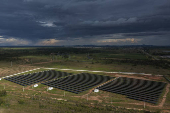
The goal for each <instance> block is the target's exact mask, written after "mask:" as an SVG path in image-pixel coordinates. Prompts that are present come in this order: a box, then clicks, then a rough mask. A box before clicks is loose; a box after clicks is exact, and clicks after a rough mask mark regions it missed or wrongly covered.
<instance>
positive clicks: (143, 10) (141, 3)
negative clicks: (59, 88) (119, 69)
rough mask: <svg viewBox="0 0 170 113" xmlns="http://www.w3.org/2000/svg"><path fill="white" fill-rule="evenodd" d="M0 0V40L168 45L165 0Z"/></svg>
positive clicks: (168, 2)
mask: <svg viewBox="0 0 170 113" xmlns="http://www.w3.org/2000/svg"><path fill="white" fill-rule="evenodd" d="M0 1H1V2H0V46H28V45H31V46H60V45H91V44H94V45H139V44H151V45H170V0H0Z"/></svg>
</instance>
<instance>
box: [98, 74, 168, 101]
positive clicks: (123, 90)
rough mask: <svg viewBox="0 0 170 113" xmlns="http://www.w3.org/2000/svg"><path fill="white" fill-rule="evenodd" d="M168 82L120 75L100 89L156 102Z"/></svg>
mask: <svg viewBox="0 0 170 113" xmlns="http://www.w3.org/2000/svg"><path fill="white" fill-rule="evenodd" d="M165 86H166V83H163V82H156V81H149V80H141V79H134V78H126V77H120V78H118V79H116V80H113V81H111V82H108V83H106V84H104V85H102V86H101V87H99V88H98V89H100V90H103V91H108V92H112V93H117V94H122V95H126V96H127V98H130V99H135V100H139V101H145V102H149V103H153V104H156V103H157V102H158V99H159V96H160V95H161V93H162V91H163V89H164V87H165Z"/></svg>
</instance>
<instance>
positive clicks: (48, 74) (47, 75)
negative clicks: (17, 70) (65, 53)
mask: <svg viewBox="0 0 170 113" xmlns="http://www.w3.org/2000/svg"><path fill="white" fill-rule="evenodd" d="M68 75H70V73H66V72H60V71H55V70H50V71H43V72H38V73H32V74H26V75H19V76H13V77H7V78H4V79H6V80H8V81H11V82H14V83H17V84H19V85H22V86H28V85H31V84H35V83H39V82H43V81H49V80H52V79H57V78H60V77H65V76H68Z"/></svg>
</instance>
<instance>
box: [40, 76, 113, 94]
mask: <svg viewBox="0 0 170 113" xmlns="http://www.w3.org/2000/svg"><path fill="white" fill-rule="evenodd" d="M111 78H112V77H110V76H102V75H96V74H89V73H81V74H77V75H73V76H69V77H66V78H63V79H59V80H54V81H49V82H46V83H42V84H44V85H47V86H50V87H55V88H59V89H62V90H66V91H69V92H73V93H76V94H78V93H80V92H82V91H85V90H87V89H89V88H91V87H94V86H96V85H99V84H101V83H103V82H106V81H108V80H110V79H111Z"/></svg>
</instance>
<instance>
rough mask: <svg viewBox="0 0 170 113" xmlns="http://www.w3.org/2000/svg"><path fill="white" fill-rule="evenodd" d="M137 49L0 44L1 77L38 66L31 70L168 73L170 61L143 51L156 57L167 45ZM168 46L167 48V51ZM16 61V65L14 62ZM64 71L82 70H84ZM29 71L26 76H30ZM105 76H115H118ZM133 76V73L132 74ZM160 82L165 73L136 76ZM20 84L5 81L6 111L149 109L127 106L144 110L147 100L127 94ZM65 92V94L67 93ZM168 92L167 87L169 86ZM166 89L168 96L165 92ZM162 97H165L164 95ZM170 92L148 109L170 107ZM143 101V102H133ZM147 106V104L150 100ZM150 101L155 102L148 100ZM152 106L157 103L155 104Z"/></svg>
mask: <svg viewBox="0 0 170 113" xmlns="http://www.w3.org/2000/svg"><path fill="white" fill-rule="evenodd" d="M157 49H158V48H141V47H139V48H137V47H111V48H66V47H42V48H41V47H30V48H24V47H22V48H19V47H17V48H0V76H7V75H12V74H15V73H19V72H23V71H26V70H32V69H35V68H41V69H39V70H35V71H31V72H27V73H33V72H39V71H44V70H45V69H44V68H59V69H58V70H59V71H61V70H60V69H65V68H69V69H78V70H98V71H115V72H119V71H120V72H137V73H149V74H153V75H157V74H163V75H167V76H168V77H169V74H170V67H169V64H170V63H169V62H170V60H169V59H160V60H154V59H153V58H152V57H149V56H148V55H146V54H144V53H143V52H142V50H145V51H146V52H147V53H149V54H151V55H153V56H156V57H157V58H158V56H159V55H160V54H159V53H161V51H163V50H164V49H165V48H161V49H159V50H158V51H156V50H157ZM166 50H168V49H166ZM11 61H12V66H11ZM64 71H65V72H69V73H73V74H78V73H81V72H79V71H68V70H64ZM27 73H24V74H27ZM96 74H102V75H107V76H108V75H109V76H115V74H103V73H96ZM129 76H132V75H129ZM135 76H136V77H142V78H147V79H153V80H156V81H164V82H167V81H166V80H165V79H164V78H163V77H160V78H157V77H156V76H151V77H149V76H142V75H133V77H135ZM22 88H23V87H22V86H20V85H17V84H15V83H12V82H9V81H6V80H4V79H3V80H1V81H0V107H1V108H2V109H3V110H4V112H13V113H18V112H23V111H24V112H34V113H39V112H41V113H47V112H61V113H63V112H67V113H69V112H70V113H72V112H81V113H83V112H84V113H85V112H89V113H90V112H93V113H106V112H107V113H109V112H110V113H111V112H119V113H120V112H129V113H133V112H134V113H136V112H141V113H143V112H146V111H143V110H141V111H140V110H133V109H126V108H137V109H143V108H144V107H143V102H140V101H136V100H132V99H127V98H126V97H125V96H123V95H119V94H114V93H108V92H104V91H100V92H99V93H94V92H92V93H91V94H89V95H88V101H87V96H86V94H87V93H88V92H89V90H88V91H85V92H82V93H80V94H73V93H70V92H67V91H63V90H59V89H53V90H51V91H48V92H47V86H45V85H42V84H39V86H38V87H36V88H32V86H27V87H25V90H24V92H23V90H22ZM64 93H65V97H64ZM164 93H165V90H164ZM164 93H163V94H164ZM163 94H162V95H161V98H160V100H159V101H161V99H162V98H163ZM169 99H170V93H168V95H167V99H166V103H165V105H164V107H163V108H161V109H159V108H157V107H156V108H155V107H149V106H147V107H146V108H145V109H146V110H148V111H149V110H151V111H155V112H161V110H162V109H163V110H164V109H166V110H169V106H170V100H169ZM133 103H138V104H133ZM147 104H148V103H147ZM149 105H150V104H149ZM151 105H152V104H151Z"/></svg>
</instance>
